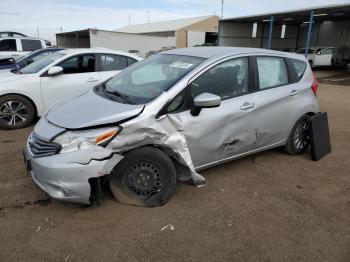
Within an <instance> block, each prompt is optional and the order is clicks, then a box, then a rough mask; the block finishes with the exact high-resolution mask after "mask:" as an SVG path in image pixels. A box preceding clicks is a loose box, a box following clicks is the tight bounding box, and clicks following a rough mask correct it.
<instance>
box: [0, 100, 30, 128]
mask: <svg viewBox="0 0 350 262" xmlns="http://www.w3.org/2000/svg"><path fill="white" fill-rule="evenodd" d="M34 117H35V110H34V107H33V105H32V103H31V102H30V101H29V100H28V99H26V98H24V97H23V96H19V95H6V96H3V97H0V128H3V129H19V128H23V127H26V126H28V125H30V124H31V123H32V122H33V120H34Z"/></svg>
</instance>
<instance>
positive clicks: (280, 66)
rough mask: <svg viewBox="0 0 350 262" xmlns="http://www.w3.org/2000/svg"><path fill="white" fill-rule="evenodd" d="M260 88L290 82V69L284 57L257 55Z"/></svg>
mask: <svg viewBox="0 0 350 262" xmlns="http://www.w3.org/2000/svg"><path fill="white" fill-rule="evenodd" d="M256 60H257V64H258V75H259V87H260V90H263V89H268V88H272V87H278V86H283V85H287V84H288V70H287V66H286V63H285V61H284V58H281V57H269V56H261V57H257V58H256Z"/></svg>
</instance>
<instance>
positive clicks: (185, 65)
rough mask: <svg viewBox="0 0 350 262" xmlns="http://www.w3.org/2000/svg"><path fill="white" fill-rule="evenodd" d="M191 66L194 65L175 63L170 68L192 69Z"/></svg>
mask: <svg viewBox="0 0 350 262" xmlns="http://www.w3.org/2000/svg"><path fill="white" fill-rule="evenodd" d="M191 66H193V64H190V63H182V62H174V63H172V64H171V65H170V67H177V68H184V69H187V68H190V67H191Z"/></svg>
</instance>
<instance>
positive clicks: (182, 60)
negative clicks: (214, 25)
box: [105, 55, 204, 104]
mask: <svg viewBox="0 0 350 262" xmlns="http://www.w3.org/2000/svg"><path fill="white" fill-rule="evenodd" d="M203 60H204V59H203V58H199V57H191V56H183V55H154V56H152V57H150V58H148V59H145V60H143V61H141V62H138V63H137V64H135V65H134V66H132V67H129V68H127V69H125V70H124V71H123V72H121V73H120V74H118V75H116V76H115V77H113V78H112V79H110V80H109V81H108V82H107V83H106V84H105V91H106V92H107V94H108V97H109V98H111V99H113V100H115V99H116V100H118V99H119V100H122V102H127V103H132V104H144V103H148V102H150V101H152V100H153V99H155V98H156V97H158V96H159V95H160V94H161V93H163V92H164V91H167V90H168V89H169V88H171V87H172V86H173V85H174V84H175V83H176V82H177V81H179V80H180V79H181V78H183V77H184V76H185V75H186V74H188V73H189V72H190V71H192V70H193V69H194V68H195V67H197V66H198V65H199V64H200V63H201V62H202V61H203Z"/></svg>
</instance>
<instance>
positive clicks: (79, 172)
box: [24, 147, 122, 204]
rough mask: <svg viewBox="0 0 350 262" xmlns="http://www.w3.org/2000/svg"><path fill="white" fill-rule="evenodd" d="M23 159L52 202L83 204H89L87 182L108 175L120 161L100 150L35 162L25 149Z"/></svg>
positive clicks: (36, 159) (89, 189)
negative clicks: (56, 200) (53, 199)
mask: <svg viewBox="0 0 350 262" xmlns="http://www.w3.org/2000/svg"><path fill="white" fill-rule="evenodd" d="M96 153H97V155H96ZM96 156H98V157H96ZM24 157H25V159H26V160H27V163H28V162H29V163H30V164H27V166H28V173H29V174H30V175H31V176H32V178H33V180H34V182H35V183H36V184H37V185H38V186H39V187H40V188H41V189H42V190H43V191H45V192H46V193H48V194H49V195H50V196H51V197H53V198H55V199H59V200H63V201H68V202H76V203H83V204H89V203H90V194H91V188H90V184H89V178H95V177H100V176H104V175H106V174H109V173H110V172H111V170H112V169H113V167H114V166H115V165H116V164H117V163H118V162H119V161H120V160H121V159H122V156H120V155H116V154H113V153H112V151H110V150H108V149H105V148H102V147H94V148H93V149H91V150H81V151H76V152H72V153H65V154H57V155H53V156H48V157H41V158H34V157H33V156H32V155H31V154H30V151H29V150H28V147H27V148H26V149H25V151H24Z"/></svg>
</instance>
